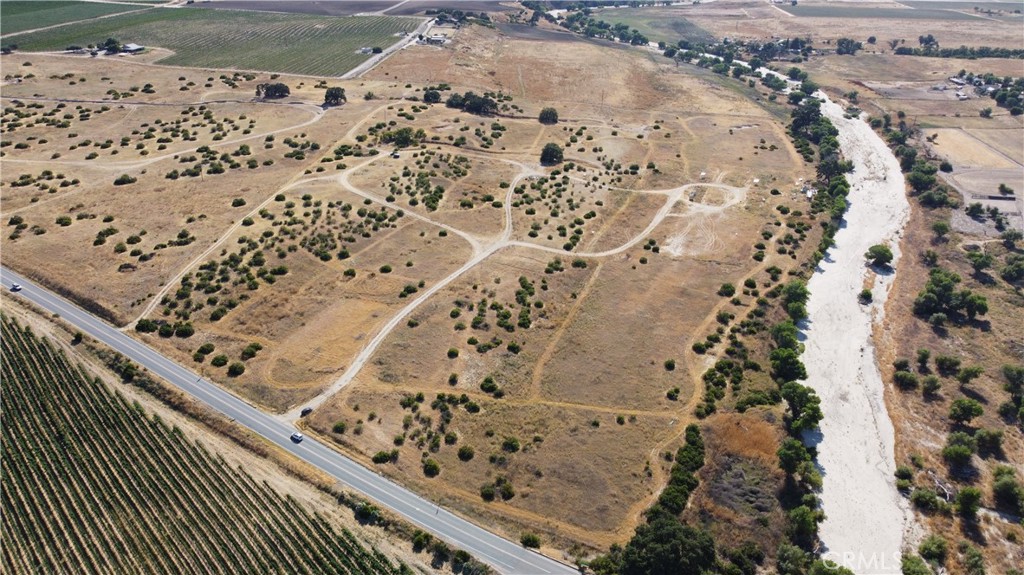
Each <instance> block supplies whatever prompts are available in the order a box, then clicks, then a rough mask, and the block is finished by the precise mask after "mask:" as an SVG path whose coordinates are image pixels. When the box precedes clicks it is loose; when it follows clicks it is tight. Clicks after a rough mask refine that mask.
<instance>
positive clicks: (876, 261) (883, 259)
mask: <svg viewBox="0 0 1024 575" xmlns="http://www.w3.org/2000/svg"><path fill="white" fill-rule="evenodd" d="M864 257H865V258H867V259H868V260H870V261H871V265H873V266H888V265H889V264H890V263H892V250H891V249H889V246H887V245H885V244H875V245H873V246H871V247H870V248H868V251H867V253H865V254H864Z"/></svg>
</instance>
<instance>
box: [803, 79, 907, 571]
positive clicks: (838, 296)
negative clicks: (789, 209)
mask: <svg viewBox="0 0 1024 575" xmlns="http://www.w3.org/2000/svg"><path fill="white" fill-rule="evenodd" d="M818 96H819V97H821V96H822V95H821V94H818ZM822 113H823V114H824V115H825V116H826V117H827V118H828V119H829V120H831V121H832V123H833V124H834V125H835V126H836V128H838V129H839V136H838V140H839V145H840V149H841V150H842V153H843V155H844V156H845V157H846V159H848V160H850V161H852V162H853V165H854V171H853V173H851V174H848V175H847V178H848V179H849V182H850V194H849V197H848V202H849V209H848V211H847V212H846V216H845V220H844V225H843V227H842V228H841V229H840V230H839V231H838V232H837V233H836V236H835V245H834V247H833V248H832V249H830V250H829V251H828V253H827V254H826V257H825V259H824V260H822V262H821V264H820V266H819V268H818V270H816V271H815V273H814V275H813V276H812V277H811V279H810V281H809V282H808V289H809V290H810V299H809V300H808V303H807V311H808V315H809V318H808V321H807V324H806V326H805V328H804V335H805V336H806V339H805V340H804V344H805V346H806V347H805V350H804V353H803V355H802V356H801V359H802V360H803V362H804V364H805V365H806V366H807V375H808V380H807V382H806V383H807V384H808V385H810V386H811V387H813V388H814V390H815V391H816V392H817V393H818V395H819V396H820V397H821V410H822V413H823V415H824V419H823V420H822V421H821V429H820V434H819V433H817V432H816V433H813V434H810V435H808V436H807V437H805V439H806V440H807V442H808V443H809V444H817V448H818V464H819V466H820V468H821V470H822V475H823V488H822V493H821V499H822V508H823V510H824V512H825V515H826V519H825V521H824V522H823V523H822V525H821V529H820V535H821V540H822V543H823V544H824V547H825V548H824V553H823V556H824V557H825V558H826V559H831V560H833V561H835V562H837V563H839V564H841V565H843V566H845V567H848V568H849V569H852V570H853V571H854V572H855V573H857V574H858V575H882V574H890V573H899V572H900V554H901V551H902V549H903V547H904V543H905V541H907V540H908V539H912V538H913V537H908V533H910V532H912V531H913V530H914V529H915V525H916V524H915V522H914V517H913V512H912V511H911V510H910V508H909V506H908V504H907V502H906V500H905V499H904V498H903V497H901V496H900V494H899V493H898V492H897V490H896V482H895V477H894V476H893V473H894V472H895V467H896V463H895V460H894V455H893V444H894V433H893V425H892V421H891V420H890V419H889V413H888V411H887V410H886V407H885V400H884V385H883V383H882V378H881V374H880V372H879V370H878V365H877V363H876V357H875V350H874V347H873V346H872V339H871V328H872V325H873V322H876V321H881V320H882V314H883V306H884V304H885V300H886V298H887V296H888V292H889V289H890V287H891V286H892V280H893V276H892V275H891V274H889V275H882V274H879V276H878V277H877V279H876V281H875V284H874V286H873V287H872V293H873V296H874V303H873V304H871V305H870V306H863V305H861V304H860V303H859V302H858V297H857V296H858V294H859V293H860V291H861V289H863V283H864V278H865V274H866V273H867V271H868V270H867V268H866V266H865V259H864V252H866V251H867V249H868V248H869V247H871V246H872V245H874V244H879V243H887V244H889V245H890V247H891V248H892V250H893V255H894V256H895V259H894V261H893V264H894V265H895V263H896V261H898V259H899V243H898V242H899V237H900V235H901V234H902V230H903V226H904V224H905V223H906V221H907V217H908V215H909V211H910V207H909V205H908V203H907V198H906V194H905V186H904V180H903V174H902V172H901V171H900V166H899V162H897V160H896V158H895V157H894V156H893V154H892V152H891V151H890V150H889V148H888V146H886V144H885V142H883V141H882V139H881V138H880V137H879V136H878V135H877V134H875V132H874V131H872V130H871V128H870V126H868V124H867V123H865V122H864V121H863V120H860V119H845V118H844V117H843V109H842V108H841V107H840V106H839V105H838V104H835V103H832V102H831V101H829V100H827V99H826V100H825V103H824V104H823V105H822Z"/></svg>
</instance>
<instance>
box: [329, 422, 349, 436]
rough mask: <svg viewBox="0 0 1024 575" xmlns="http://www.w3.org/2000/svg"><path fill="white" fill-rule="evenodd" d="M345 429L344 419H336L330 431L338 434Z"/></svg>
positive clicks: (346, 427)
mask: <svg viewBox="0 0 1024 575" xmlns="http://www.w3.org/2000/svg"><path fill="white" fill-rule="evenodd" d="M346 429H348V424H347V423H345V422H344V421H336V422H334V427H332V428H331V431H333V432H334V433H337V434H339V435H340V434H343V433H345V430H346Z"/></svg>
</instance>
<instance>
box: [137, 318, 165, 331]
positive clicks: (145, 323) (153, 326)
mask: <svg viewBox="0 0 1024 575" xmlns="http://www.w3.org/2000/svg"><path fill="white" fill-rule="evenodd" d="M159 327H160V326H158V325H157V323H156V322H155V321H153V320H151V319H140V320H139V321H138V323H136V324H135V331H137V332H139V333H153V332H154V331H156V330H157V329H159Z"/></svg>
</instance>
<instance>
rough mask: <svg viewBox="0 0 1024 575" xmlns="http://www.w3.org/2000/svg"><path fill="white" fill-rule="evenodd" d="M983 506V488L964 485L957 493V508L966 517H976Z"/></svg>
mask: <svg viewBox="0 0 1024 575" xmlns="http://www.w3.org/2000/svg"><path fill="white" fill-rule="evenodd" d="M980 507H981V490H980V489H978V488H977V487H964V488H963V489H961V490H960V493H957V494H956V509H957V512H958V513H960V515H961V516H962V517H964V518H966V519H974V518H975V516H977V514H978V509H979V508H980Z"/></svg>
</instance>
